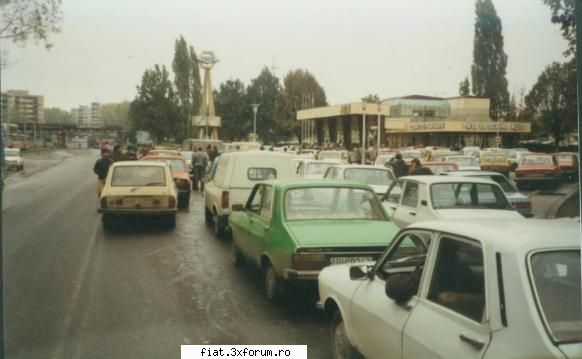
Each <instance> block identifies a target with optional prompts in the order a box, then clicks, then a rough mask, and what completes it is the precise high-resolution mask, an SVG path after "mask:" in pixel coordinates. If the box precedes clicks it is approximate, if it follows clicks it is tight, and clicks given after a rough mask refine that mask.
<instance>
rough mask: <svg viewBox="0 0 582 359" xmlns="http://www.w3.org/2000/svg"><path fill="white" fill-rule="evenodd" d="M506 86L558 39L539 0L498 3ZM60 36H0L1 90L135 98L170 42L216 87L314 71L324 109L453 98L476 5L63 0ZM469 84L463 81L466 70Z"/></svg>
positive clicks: (532, 76) (468, 52)
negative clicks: (201, 60)
mask: <svg viewBox="0 0 582 359" xmlns="http://www.w3.org/2000/svg"><path fill="white" fill-rule="evenodd" d="M494 4H495V6H496V9H497V14H498V15H499V17H500V18H501V21H502V24H503V35H504V37H505V52H506V53H507V54H508V57H509V59H508V66H507V78H508V81H509V91H510V92H518V91H519V89H521V88H522V87H525V88H526V91H527V90H529V88H530V87H531V86H532V85H533V84H534V83H535V81H536V79H537V77H538V75H539V74H540V73H541V71H542V70H543V69H544V67H545V66H546V65H548V64H550V63H551V62H553V61H563V56H562V52H563V51H564V50H565V49H566V42H565V41H564V40H563V39H562V37H561V35H560V32H559V28H558V26H556V25H553V24H551V22H550V17H551V13H550V10H549V8H548V7H546V6H544V5H543V3H542V0H494ZM62 10H63V18H64V22H63V26H62V33H60V34H57V35H53V36H52V42H53V43H54V47H53V48H52V49H51V50H50V51H47V50H45V49H44V47H43V46H41V45H35V44H34V43H33V42H31V43H29V44H28V45H27V46H26V47H25V48H20V47H15V46H13V45H11V44H9V43H3V44H2V45H3V48H4V49H6V50H8V51H9V56H10V62H11V63H12V64H11V65H10V66H9V67H8V68H6V69H4V70H3V71H2V79H1V81H2V82H1V85H2V91H6V90H7V89H22V90H28V91H30V92H31V93H32V94H37V95H44V96H45V107H62V108H65V109H70V108H72V107H76V106H78V105H79V104H88V103H90V102H92V101H97V102H102V103H109V102H119V101H123V100H129V101H131V100H132V99H133V98H134V96H135V94H136V89H135V88H136V86H137V85H138V84H139V82H140V79H141V76H142V74H143V72H144V70H145V69H146V68H150V67H153V65H154V64H156V63H157V64H165V65H166V66H167V67H168V68H169V70H170V71H171V63H172V58H173V54H174V41H175V39H176V38H178V37H179V36H180V35H183V36H184V38H185V39H186V41H187V42H188V43H189V44H192V45H193V46H194V48H195V49H196V51H197V53H200V52H202V50H205V49H209V50H213V51H214V53H215V54H216V56H217V57H218V58H219V59H220V62H219V63H218V64H217V65H216V67H215V69H214V70H213V82H214V86H215V87H218V85H219V84H220V83H221V82H223V81H225V80H228V79H230V78H232V79H234V78H239V79H241V80H242V81H243V82H244V83H245V84H248V83H249V81H250V79H252V78H254V77H256V76H257V75H258V74H259V72H260V70H261V68H262V67H264V66H269V67H271V66H272V65H273V64H275V66H276V67H277V69H276V70H275V73H276V75H278V76H279V77H280V78H282V77H283V76H284V74H285V73H287V72H288V71H290V70H293V69H297V68H302V69H307V70H309V71H310V72H312V73H313V74H314V75H315V76H316V78H317V80H318V81H319V83H320V84H321V85H322V86H323V88H324V89H325V91H326V93H327V98H328V102H329V103H330V104H338V103H343V102H351V101H358V100H359V99H360V98H361V97H363V96H365V95H367V94H370V93H375V94H378V95H379V96H380V97H381V98H385V97H394V96H402V95H409V94H424V95H432V96H435V95H436V96H443V97H446V96H456V95H457V94H458V84H459V82H460V81H461V80H463V79H464V77H465V76H467V75H470V67H471V63H472V56H473V55H472V54H473V27H474V23H475V6H474V1H472V0H439V1H434V0H400V1H395V0H390V1H388V0H357V1H356V0H318V1H315V0H244V1H243V0H209V1H193V0H99V1H95V0H63V7H62ZM469 79H470V76H469Z"/></svg>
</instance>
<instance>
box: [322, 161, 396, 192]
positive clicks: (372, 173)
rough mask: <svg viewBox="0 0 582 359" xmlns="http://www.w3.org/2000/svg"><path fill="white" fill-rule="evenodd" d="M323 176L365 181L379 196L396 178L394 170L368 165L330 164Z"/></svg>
mask: <svg viewBox="0 0 582 359" xmlns="http://www.w3.org/2000/svg"><path fill="white" fill-rule="evenodd" d="M323 178H326V179H338V180H347V181H354V182H360V183H364V184H367V185H369V186H370V187H372V188H373V189H374V192H376V194H377V195H378V196H382V195H384V193H386V190H387V189H388V187H390V185H391V184H392V183H393V182H394V180H395V179H396V177H395V176H394V173H392V170H390V169H388V168H386V167H380V166H368V165H335V166H330V167H329V168H328V169H327V171H326V172H325V176H323Z"/></svg>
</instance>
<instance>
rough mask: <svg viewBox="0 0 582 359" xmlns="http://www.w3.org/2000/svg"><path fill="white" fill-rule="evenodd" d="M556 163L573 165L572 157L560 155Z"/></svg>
mask: <svg viewBox="0 0 582 359" xmlns="http://www.w3.org/2000/svg"><path fill="white" fill-rule="evenodd" d="M558 162H560V163H570V164H572V163H574V156H572V155H560V156H558Z"/></svg>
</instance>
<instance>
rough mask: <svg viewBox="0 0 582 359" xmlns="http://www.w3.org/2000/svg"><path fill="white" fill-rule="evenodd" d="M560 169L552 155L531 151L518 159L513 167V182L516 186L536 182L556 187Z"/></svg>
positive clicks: (520, 186)
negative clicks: (517, 162) (515, 166)
mask: <svg viewBox="0 0 582 359" xmlns="http://www.w3.org/2000/svg"><path fill="white" fill-rule="evenodd" d="M561 177H562V171H561V170H560V166H559V165H558V160H557V159H556V157H554V156H553V155H549V154H545V153H531V154H528V155H525V156H523V157H522V158H521V160H520V161H519V165H518V166H517V168H516V169H515V179H514V181H515V184H516V185H517V188H520V189H522V188H524V187H525V186H526V185H530V184H534V183H538V184H540V183H541V184H548V185H550V187H552V188H556V187H558V185H559V184H560V179H561Z"/></svg>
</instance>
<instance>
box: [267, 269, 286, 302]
mask: <svg viewBox="0 0 582 359" xmlns="http://www.w3.org/2000/svg"><path fill="white" fill-rule="evenodd" d="M263 272H264V275H265V296H266V297H267V300H268V301H269V302H273V303H275V302H278V301H279V300H281V298H282V297H283V290H282V288H283V287H282V283H281V280H280V279H279V278H278V277H277V273H275V269H274V268H273V266H272V265H271V263H267V264H265V267H264V268H263Z"/></svg>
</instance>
